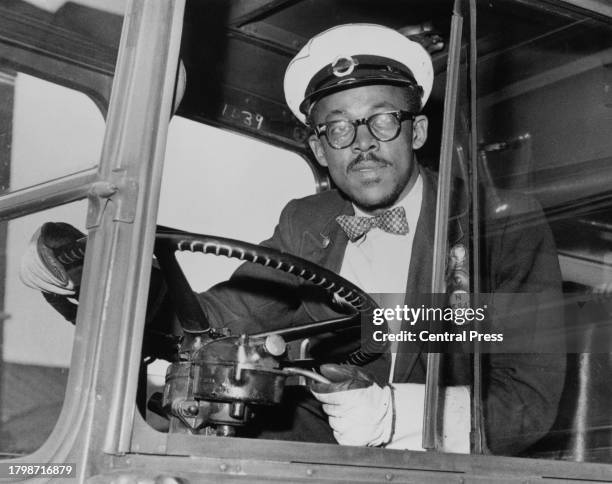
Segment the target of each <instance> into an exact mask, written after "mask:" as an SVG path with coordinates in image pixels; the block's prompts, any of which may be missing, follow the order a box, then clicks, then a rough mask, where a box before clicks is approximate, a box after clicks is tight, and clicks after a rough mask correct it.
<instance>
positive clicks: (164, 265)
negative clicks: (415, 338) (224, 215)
mask: <svg viewBox="0 0 612 484" xmlns="http://www.w3.org/2000/svg"><path fill="white" fill-rule="evenodd" d="M177 251H191V252H199V253H203V254H214V255H217V256H225V257H229V258H235V259H239V260H242V261H246V262H251V263H254V264H260V265H263V266H265V267H270V268H272V269H275V270H279V271H282V272H286V273H288V274H292V275H294V276H297V277H299V278H300V279H303V280H305V281H307V282H308V283H310V284H313V285H315V286H319V287H322V288H323V289H325V290H326V291H328V292H329V293H330V295H332V296H337V297H339V298H340V299H341V300H342V301H343V302H344V303H346V305H348V306H349V307H350V308H351V309H353V310H354V312H355V313H354V314H352V315H349V316H347V317H344V318H335V319H332V320H326V321H320V322H315V323H308V324H304V325H300V326H294V327H290V328H285V329H279V330H276V331H269V332H266V333H265V335H266V336H268V335H278V336H282V337H284V338H285V339H289V340H293V339H300V338H306V337H309V336H314V335H317V334H320V333H324V332H330V331H335V330H339V329H345V328H348V327H350V326H355V322H356V321H357V323H359V318H356V316H358V313H361V314H368V313H371V312H372V311H373V310H374V309H375V308H377V307H378V306H377V304H376V302H374V300H373V299H372V298H371V297H370V296H369V295H368V294H367V293H365V292H364V291H362V290H361V289H360V288H359V287H357V286H355V285H354V284H352V283H351V282H349V281H347V280H346V279H344V278H343V277H341V276H339V275H338V274H336V273H334V272H332V271H330V270H328V269H325V268H324V267H321V266H319V265H317V264H314V263H312V262H310V261H307V260H305V259H302V258H300V257H296V256H293V255H290V254H287V253H283V252H280V251H278V250H275V249H271V248H268V247H263V246H260V245H255V244H250V243H248V242H244V241H241V240H234V239H229V238H224V237H216V236H210V235H204V234H196V233H191V232H184V231H180V230H176V229H172V228H168V227H163V226H158V227H157V234H156V242H155V256H156V258H157V260H158V262H159V265H160V268H161V269H162V271H163V272H164V274H165V276H166V278H167V282H168V285H169V292H170V297H171V298H172V300H173V302H174V306H175V308H176V312H177V316H178V319H179V321H180V322H181V325H182V327H183V330H184V331H185V333H192V334H198V333H206V332H208V331H210V324H209V322H208V321H207V319H206V316H205V314H204V311H203V310H202V308H201V307H200V304H199V303H198V300H197V298H196V296H195V293H194V291H193V290H192V289H191V287H190V285H189V283H188V281H187V279H186V278H185V275H184V274H183V271H182V269H181V268H180V266H179V265H178V262H177V261H176V258H175V256H174V253H175V252H177ZM380 329H381V330H382V331H386V328H385V327H384V326H383V327H381V328H380ZM261 335H263V333H262V334H259V335H252V336H261ZM386 346H387V343H380V342H376V341H374V340H368V341H367V342H365V344H364V345H363V347H362V348H361V349H358V350H355V351H353V352H351V353H350V354H348V355H347V357H346V360H345V362H346V363H350V364H353V365H363V364H365V363H368V362H370V361H372V360H373V359H376V358H377V357H378V356H379V355H380V354H381V353H383V352H384V351H385V349H386Z"/></svg>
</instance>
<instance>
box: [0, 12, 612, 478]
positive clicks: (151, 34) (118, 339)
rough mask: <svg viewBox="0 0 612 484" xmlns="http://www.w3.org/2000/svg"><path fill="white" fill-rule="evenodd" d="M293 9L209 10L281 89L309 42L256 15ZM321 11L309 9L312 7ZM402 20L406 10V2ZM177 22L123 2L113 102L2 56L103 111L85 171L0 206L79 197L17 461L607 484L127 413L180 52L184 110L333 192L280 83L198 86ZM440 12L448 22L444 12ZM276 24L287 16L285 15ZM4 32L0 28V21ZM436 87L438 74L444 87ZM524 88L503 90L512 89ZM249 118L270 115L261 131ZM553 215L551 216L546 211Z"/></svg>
mask: <svg viewBox="0 0 612 484" xmlns="http://www.w3.org/2000/svg"><path fill="white" fill-rule="evenodd" d="M205 3H206V2H201V3H198V2H191V3H190V4H189V5H188V7H187V8H188V13H189V12H190V11H191V12H192V13H193V12H195V13H194V14H193V15H192V16H187V17H186V19H185V22H186V24H185V28H186V29H189V28H194V25H192V24H190V22H193V23H195V20H193V19H197V20H202V16H206V12H205V10H206V8H207V7H206V6H204V4H205ZM296 3H299V2H295V1H293V0H292V1H286V0H285V1H282V0H281V1H279V0H276V1H265V0H258V1H246V0H244V1H232V2H211V4H214V6H215V8H216V9H224V11H225V14H226V15H227V19H228V20H227V21H226V23H225V24H223V23H222V25H227V26H228V27H227V29H228V32H224V33H223V35H222V38H223V39H224V42H227V43H228V44H232V43H237V44H240V43H242V44H243V45H244V46H246V47H245V51H246V52H247V57H248V55H249V54H251V55H253V53H254V52H256V49H257V48H262V49H264V50H265V51H266V52H271V59H272V60H269V64H267V65H270V66H273V67H271V69H274V72H273V73H272V74H274V75H273V76H271V77H274V78H278V79H282V75H281V74H280V73H281V72H282V70H283V69H284V65H285V64H286V61H288V59H289V58H290V56H291V55H292V54H293V53H294V52H296V51H297V50H298V48H299V47H301V45H302V44H303V42H304V41H305V39H306V38H308V36H309V35H308V33H307V32H305V31H297V32H296V31H293V30H291V29H289V28H286V29H283V28H282V27H281V26H279V25H278V24H274V23H267V22H265V21H263V20H261V19H262V18H265V17H266V14H270V13H276V12H281V11H282V8H283V7H284V6H287V5H289V6H291V5H293V4H296ZM310 3H312V4H317V2H310ZM320 3H321V2H319V4H320ZM526 3H528V2H526ZM319 4H317V5H314V6H317V7H320V6H321V5H319ZM359 4H360V5H361V3H360V2H359ZM541 4H542V5H543V6H544V7H547V6H551V8H557V7H558V6H563V7H571V9H577V10H579V11H583V10H591V11H592V12H594V13H595V14H596V15H597V16H600V17H601V18H606V17H607V18H612V6H611V5H610V4H609V3H608V2H606V1H603V0H602V1H596V0H589V1H588V2H579V1H563V2H561V1H558V2H548V1H544V2H541ZM342 7H343V3H342V2H338V4H335V5H334V8H335V9H338V10H341V9H342ZM406 8H407V10H409V8H410V6H409V5H408V6H407V7H406ZM436 8H440V7H439V6H437V7H436ZM189 9H192V10H189ZM571 9H570V10H569V11H571ZM355 11H356V13H354V12H353V13H354V16H355V18H360V16H363V12H362V11H360V10H359V8H357V9H356V10H355ZM184 12H185V1H184V0H172V1H161V0H132V1H130V2H129V6H128V11H127V14H126V17H125V22H124V25H123V32H122V40H121V44H120V47H119V50H118V58H117V64H116V70H115V77H114V81H113V86H112V91H111V90H110V80H111V78H112V63H110V61H108V62H107V63H106V64H104V65H102V64H100V65H95V64H96V63H95V62H94V63H91V62H90V61H89V60H87V59H86V60H82V61H81V62H80V63H79V62H77V63H75V64H72V63H71V62H69V61H66V58H65V57H66V56H65V55H64V56H60V55H58V53H57V52H55V53H52V54H53V55H51V56H48V54H49V52H47V51H46V49H45V48H44V46H42V47H41V46H37V45H31V46H28V47H27V48H24V49H21V50H20V49H17V52H18V55H15V54H14V53H13V52H12V53H11V57H12V58H13V59H14V62H15V65H16V66H18V65H21V66H25V67H26V68H27V66H28V65H31V64H33V61H32V59H31V58H29V56H34V57H37V58H38V57H40V58H44V59H45V62H48V63H51V64H54V65H53V66H52V67H53V68H52V69H51V70H52V71H53V72H55V73H58V72H62V71H63V72H65V69H74V70H75V74H74V75H72V74H70V73H67V74H66V78H64V79H59V76H58V75H57V74H54V76H53V77H55V78H56V79H57V80H58V82H60V83H64V84H73V85H77V86H80V87H81V88H82V90H84V91H87V90H88V89H93V90H94V92H95V94H92V96H93V97H94V98H95V99H97V101H98V103H99V104H100V105H102V106H104V111H105V112H106V101H107V99H108V110H107V128H106V138H105V142H104V149H103V153H102V156H101V159H100V163H99V166H98V167H97V168H96V169H95V170H88V171H85V172H82V173H79V174H75V175H72V176H69V177H65V178H62V179H61V180H59V181H54V182H49V183H47V184H44V185H41V186H37V187H32V188H28V189H26V190H23V191H19V192H14V193H10V194H7V195H5V196H3V197H2V198H0V216H1V217H2V218H12V217H15V216H17V215H21V214H25V213H31V212H34V211H38V210H42V209H44V208H48V207H51V206H55V205H57V204H59V203H66V202H68V201H70V200H74V199H78V198H82V197H84V196H88V197H89V200H90V209H89V210H90V211H89V214H88V228H89V229H90V234H89V244H88V250H87V254H86V262H85V270H84V278H83V284H82V286H83V288H84V290H83V292H82V295H81V299H80V309H79V314H78V321H77V326H76V332H77V334H76V338H75V340H76V343H75V346H74V351H73V355H72V364H71V372H70V377H69V382H68V391H67V395H66V400H65V403H64V406H63V409H62V413H61V415H60V419H59V421H58V423H57V425H56V426H55V429H54V431H53V433H52V435H51V436H50V438H49V439H48V440H47V442H46V443H45V444H44V445H43V447H41V448H40V449H39V450H37V451H36V452H35V453H34V454H32V455H29V456H27V457H24V458H20V459H18V460H16V462H22V461H23V462H27V461H29V462H76V463H77V464H78V479H79V481H81V482H84V481H91V482H94V483H107V482H108V483H110V482H151V481H152V480H155V482H157V481H159V482H162V481H164V482H270V481H272V482H390V481H392V482H424V481H426V482H457V483H463V482H500V483H503V482H531V481H537V482H546V481H550V482H559V481H561V482H563V481H572V480H583V481H585V480H586V481H589V482H609V481H610V480H611V476H612V464H587V463H574V462H559V461H550V460H534V459H519V458H509V457H501V456H481V455H472V456H469V455H452V454H440V453H436V452H428V453H420V452H404V451H390V450H383V449H369V448H354V447H340V446H332V445H318V444H317V445H315V444H307V443H288V442H272V441H259V442H254V441H252V440H248V439H222V438H217V437H213V436H200V435H187V434H162V433H159V432H156V431H155V430H153V429H152V428H151V427H149V426H148V425H147V424H146V423H145V422H144V420H143V419H142V417H141V415H140V414H139V413H138V411H137V409H136V404H135V401H136V388H137V384H138V372H139V368H140V364H139V363H140V354H141V346H142V333H143V330H144V320H145V311H146V304H147V288H148V284H149V277H150V266H151V262H150V261H151V258H152V254H153V245H154V231H155V221H156V215H157V204H158V199H159V190H160V180H161V173H162V166H163V157H164V148H165V141H166V131H167V121H168V119H169V118H170V116H171V105H172V98H173V85H174V79H175V73H176V70H177V64H178V59H179V53H180V52H181V51H182V52H183V54H184V58H185V59H186V64H187V68H188V71H190V70H191V71H192V72H193V73H194V74H193V79H192V86H196V87H192V88H190V89H189V90H188V92H187V95H186V98H185V100H184V102H183V104H182V106H181V108H180V109H179V114H182V115H184V116H186V117H189V118H192V119H195V120H199V121H202V122H206V123H209V124H213V125H217V126H221V127H224V128H226V129H231V130H235V131H238V132H241V133H246V134H249V135H251V136H255V137H258V138H259V139H262V140H264V141H267V142H270V143H274V144H277V145H280V146H284V147H287V148H291V149H292V150H294V151H296V152H298V153H300V154H302V156H304V158H305V159H306V160H307V161H308V162H309V163H310V166H311V167H312V169H313V172H314V173H315V175H316V179H317V183H318V188H319V189H324V188H326V187H327V186H328V181H327V179H326V176H325V174H324V173H323V172H321V171H320V170H319V168H317V165H316V164H315V163H314V161H313V160H312V159H310V157H309V155H308V153H307V150H306V147H305V145H304V143H303V141H304V138H305V136H306V132H305V131H304V128H303V127H301V126H300V125H298V124H297V122H296V121H295V120H293V119H292V118H291V116H290V113H289V112H288V110H287V109H286V108H285V107H284V105H283V104H282V100H281V99H280V94H278V92H280V90H279V89H278V85H274V86H272V88H271V89H275V90H276V91H277V95H276V97H274V98H272V97H271V96H270V97H266V95H264V94H261V93H256V92H248V91H247V90H246V89H245V88H244V87H243V86H236V83H235V82H232V79H239V78H240V76H241V75H244V72H242V73H241V72H240V70H234V69H238V68H242V69H244V70H246V71H248V69H249V66H248V64H247V65H241V64H240V63H239V62H236V61H235V59H233V60H228V61H227V62H228V64H229V65H230V68H229V74H228V73H227V72H225V75H228V76H230V79H228V80H227V82H218V83H217V84H211V83H212V82H213V80H211V79H214V76H210V77H209V78H208V80H207V81H206V82H204V80H203V76H204V75H205V74H207V73H208V72H209V71H210V70H214V66H215V65H216V64H215V63H214V61H210V60H209V61H207V62H206V63H202V64H203V65H205V66H206V67H205V68H204V67H203V66H202V65H198V64H197V63H198V59H199V55H200V54H198V53H197V52H196V53H194V52H193V49H194V46H196V45H198V43H197V42H195V41H194V42H193V44H192V45H185V44H183V46H182V47H181V34H182V31H183V15H184ZM447 12H448V16H449V19H450V9H448V11H447ZM391 15H394V14H393V13H392V14H391ZM279 18H280V19H281V20H282V15H281V16H280V17H279ZM11 20H12V19H10V18H7V19H5V20H4V21H3V25H4V24H7V23H8V22H10V21H11ZM335 20H336V19H334V22H335ZM349 20H351V19H349ZM217 22H218V19H217V17H213V18H209V19H208V20H206V21H205V22H204V25H209V26H210V24H212V23H217ZM325 22H327V20H324V21H323V23H325ZM319 27H320V26H319V25H312V26H309V29H310V30H317V29H319V30H320V28H319ZM12 28H13V27H11V26H10V25H8V27H7V29H9V30H10V29H12ZM202 30H206V29H202ZM217 30H218V28H217ZM294 30H295V29H294ZM306 30H308V29H306ZM459 37H460V36H459ZM183 38H184V37H183ZM183 42H184V41H183ZM237 44H236V45H237ZM0 45H4V44H1V43H0ZM215 47H218V46H215ZM485 47H486V46H485ZM207 48H208V49H210V47H207ZM190 49H191V50H190ZM249 49H251V50H249ZM218 50H219V52H221V51H222V49H218ZM239 51H241V50H240V49H239V48H236V49H235V50H231V49H229V50H228V51H227V52H230V53H232V54H235V53H236V52H239ZM1 53H2V52H0V54H1ZM272 54H273V55H272ZM446 55H447V54H446V52H443V53H440V54H437V55H436V56H434V64H435V66H436V71H437V73H440V74H443V72H444V71H445V65H446V61H447V57H446ZM457 55H459V52H457ZM102 57H104V56H102ZM95 58H99V57H95ZM212 58H213V59H214V56H212ZM254 58H255V59H256V58H257V56H256V55H255V56H254ZM276 58H277V59H279V60H280V61H279V63H278V65H275V63H274V59H276ZM232 62H233V63H232ZM20 63H21V64H20ZM283 63H285V64H283ZM43 64H44V63H43ZM218 72H223V70H219V71H218ZM268 74H270V73H268ZM445 76H446V75H445V74H444V75H442V76H441V78H442V79H445ZM534 77H535V74H534ZM266 82H267V80H266V79H256V80H255V84H256V86H255V87H254V88H253V91H257V89H258V88H261V89H262V90H263V91H266V90H267V88H263V87H262V86H261V85H263V84H265V83H266ZM276 82H277V83H278V82H279V81H276ZM207 83H208V84H207ZM517 83H518V81H517ZM92 85H95V88H92V87H91V86H92ZM220 86H222V89H221V88H220ZM520 87H521V86H518V87H517V86H516V85H513V88H514V89H518V88H520ZM441 88H442V85H438V99H441V97H442V96H441V93H440V90H441ZM220 89H221V93H222V95H220ZM500 95H504V93H490V96H500ZM109 96H110V97H109ZM455 100H456V99H455ZM245 106H249V108H248V109H246V108H245ZM245 111H246V114H245ZM260 111H262V112H265V113H266V115H265V116H264V117H263V118H262V120H261V121H262V124H261V125H258V124H257V123H258V118H257V116H258V115H261V113H260ZM453 118H454V116H453ZM268 122H269V124H265V125H264V124H263V123H268ZM262 126H263V129H262ZM105 187H106V188H107V189H104V188H105ZM551 207H552V209H553V210H554V209H555V205H554V204H553V203H551Z"/></svg>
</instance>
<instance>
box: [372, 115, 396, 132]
mask: <svg viewBox="0 0 612 484" xmlns="http://www.w3.org/2000/svg"><path fill="white" fill-rule="evenodd" d="M395 124H396V119H395V117H394V116H393V115H392V114H378V115H376V116H374V117H373V118H371V120H370V125H371V126H372V127H374V128H378V129H386V128H392V127H394V126H395Z"/></svg>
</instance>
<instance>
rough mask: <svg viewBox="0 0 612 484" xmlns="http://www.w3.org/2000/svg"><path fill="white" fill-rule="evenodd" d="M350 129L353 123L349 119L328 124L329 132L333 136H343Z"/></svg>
mask: <svg viewBox="0 0 612 484" xmlns="http://www.w3.org/2000/svg"><path fill="white" fill-rule="evenodd" d="M350 130H351V124H350V123H349V122H347V121H336V122H333V123H329V124H328V125H327V132H328V133H329V134H330V135H332V136H343V135H345V134H347V133H348V132H350Z"/></svg>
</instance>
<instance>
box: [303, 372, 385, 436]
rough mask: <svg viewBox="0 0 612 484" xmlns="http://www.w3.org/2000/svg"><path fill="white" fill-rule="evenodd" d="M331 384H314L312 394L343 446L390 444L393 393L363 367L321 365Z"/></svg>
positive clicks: (323, 373)
mask: <svg viewBox="0 0 612 484" xmlns="http://www.w3.org/2000/svg"><path fill="white" fill-rule="evenodd" d="M321 374H322V375H323V376H325V377H327V378H328V379H329V380H330V381H331V383H313V384H312V385H311V389H312V393H313V395H314V396H315V397H316V398H317V400H319V401H320V402H321V403H322V404H323V410H324V411H325V413H326V414H327V415H328V416H329V425H330V427H331V428H332V430H333V431H334V437H335V438H336V440H337V441H338V443H339V444H341V445H368V446H377V445H381V444H385V443H388V442H389V440H390V437H391V435H392V431H393V420H394V419H393V412H394V409H393V395H392V392H391V388H390V387H388V386H385V387H380V386H379V385H378V384H377V383H375V381H374V379H373V378H372V377H371V376H370V375H368V374H367V373H366V372H364V371H362V370H361V369H359V368H357V367H355V366H350V365H334V364H328V365H322V366H321Z"/></svg>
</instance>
